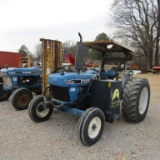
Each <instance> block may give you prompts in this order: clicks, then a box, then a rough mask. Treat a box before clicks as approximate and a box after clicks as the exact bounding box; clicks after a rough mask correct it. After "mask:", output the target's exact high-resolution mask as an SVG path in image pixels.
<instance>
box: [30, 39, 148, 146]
mask: <svg viewBox="0 0 160 160" xmlns="http://www.w3.org/2000/svg"><path fill="white" fill-rule="evenodd" d="M80 37H81V36H80ZM85 47H89V48H91V49H95V50H97V51H100V52H101V54H102V64H101V67H100V69H99V70H96V69H91V70H84V69H83V61H84V56H85ZM120 52H121V53H122V54H123V57H122V56H119V53H120ZM113 53H118V57H117V58H116V57H115V56H114V57H113V56H111V55H113ZM131 53H132V50H130V49H129V48H127V47H124V46H123V45H120V44H118V43H115V42H114V41H100V42H84V43H83V42H82V40H80V42H78V43H77V53H76V64H75V70H74V71H73V72H71V71H69V72H67V71H66V70H63V69H62V70H61V71H60V72H59V73H53V74H50V76H49V78H48V82H49V86H48V87H46V88H45V90H44V92H43V95H39V96H36V97H34V98H33V99H32V101H31V102H30V104H29V108H28V110H29V116H30V118H31V119H32V120H33V121H34V122H42V121H46V120H48V119H49V118H50V116H51V115H52V112H53V108H56V109H58V110H59V111H63V112H67V113H70V114H73V115H78V116H80V119H79V122H78V138H79V140H80V141H81V142H82V144H84V145H85V146H91V145H93V144H95V143H96V142H97V141H98V140H99V139H100V137H101V135H102V133H103V129H104V124H105V121H108V122H113V120H116V119H120V109H121V108H122V113H123V116H124V118H125V119H126V120H127V121H130V122H134V123H138V122H141V121H142V120H143V119H144V118H145V116H146V114H147V110H148V106H149V100H150V87H149V82H148V80H147V79H145V78H133V77H132V75H133V74H134V73H135V71H131V70H127V69H126V68H127V67H126V66H127V61H128V60H131V59H132V54H131ZM109 62H110V63H113V62H116V63H117V62H121V63H122V62H123V63H124V70H123V72H122V77H121V78H119V75H118V72H117V70H115V69H114V70H105V64H107V63H109Z"/></svg>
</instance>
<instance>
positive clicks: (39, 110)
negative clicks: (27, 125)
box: [28, 95, 53, 122]
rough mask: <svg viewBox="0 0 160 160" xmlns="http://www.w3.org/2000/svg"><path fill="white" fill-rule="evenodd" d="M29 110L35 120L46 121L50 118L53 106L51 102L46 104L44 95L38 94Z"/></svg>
mask: <svg viewBox="0 0 160 160" xmlns="http://www.w3.org/2000/svg"><path fill="white" fill-rule="evenodd" d="M28 112H29V116H30V118H31V119H32V120H33V121H34V122H42V121H46V120H48V119H49V118H50V116H51V115H52V112H53V107H52V106H51V105H49V104H46V106H44V99H43V96H42V95H39V96H36V97H34V98H33V99H32V101H31V102H30V104H29V107H28Z"/></svg>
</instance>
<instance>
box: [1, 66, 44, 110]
mask: <svg viewBox="0 0 160 160" xmlns="http://www.w3.org/2000/svg"><path fill="white" fill-rule="evenodd" d="M41 72H42V71H41V68H39V67H37V66H36V67H30V68H5V69H2V70H1V74H2V79H3V85H2V86H1V90H0V92H1V93H0V100H1V101H2V100H7V99H8V98H9V97H10V95H11V94H12V93H13V94H12V95H11V103H12V106H13V107H14V108H15V109H17V110H22V109H27V108H28V104H29V102H30V101H31V99H32V98H33V94H32V92H34V93H36V94H41V88H42V87H41V86H42V82H41ZM13 91H14V92H13Z"/></svg>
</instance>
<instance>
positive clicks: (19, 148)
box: [0, 74, 160, 160]
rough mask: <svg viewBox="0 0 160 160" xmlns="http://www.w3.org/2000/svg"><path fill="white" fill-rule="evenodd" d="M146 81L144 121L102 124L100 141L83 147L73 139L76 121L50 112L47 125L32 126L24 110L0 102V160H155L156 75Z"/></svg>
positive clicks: (159, 84) (159, 121)
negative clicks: (148, 92)
mask: <svg viewBox="0 0 160 160" xmlns="http://www.w3.org/2000/svg"><path fill="white" fill-rule="evenodd" d="M138 76H139V77H146V78H148V80H149V82H150V86H151V99H150V106H149V110H148V114H147V116H146V118H145V120H144V121H143V122H141V123H138V124H132V123H128V122H126V121H125V120H124V119H123V116H121V119H120V120H119V121H114V122H113V123H107V122H106V123H105V128H104V132H103V135H102V137H101V139H100V140H99V141H98V142H97V143H96V144H95V145H93V146H91V147H85V146H83V145H82V144H81V142H79V140H78V137H77V123H78V120H79V117H77V116H73V115H69V114H66V113H62V112H59V111H54V112H53V114H52V116H51V118H50V119H49V120H48V121H45V122H42V123H34V122H33V121H32V120H31V119H30V117H29V115H28V110H23V111H16V110H15V109H14V108H13V107H12V106H11V103H10V101H9V100H8V101H5V102H0V109H1V111H0V160H79V159H82V160H83V159H84V160H85V159H86V160H159V159H160V152H159V148H160V75H155V74H141V75H138Z"/></svg>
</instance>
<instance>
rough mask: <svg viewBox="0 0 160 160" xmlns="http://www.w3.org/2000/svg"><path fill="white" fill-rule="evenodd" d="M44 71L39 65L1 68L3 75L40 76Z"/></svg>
mask: <svg viewBox="0 0 160 160" xmlns="http://www.w3.org/2000/svg"><path fill="white" fill-rule="evenodd" d="M41 73H42V70H41V68H39V67H37V66H36V67H31V68H8V69H7V68H5V69H1V75H2V76H10V77H15V76H31V75H34V76H40V75H41Z"/></svg>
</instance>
